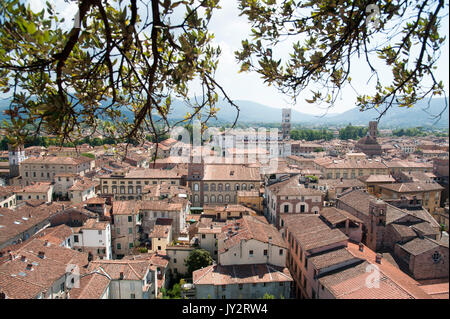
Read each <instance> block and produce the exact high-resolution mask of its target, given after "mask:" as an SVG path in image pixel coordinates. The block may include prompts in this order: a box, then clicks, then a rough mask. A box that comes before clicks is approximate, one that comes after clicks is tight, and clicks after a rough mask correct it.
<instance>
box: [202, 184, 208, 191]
mask: <svg viewBox="0 0 450 319" xmlns="http://www.w3.org/2000/svg"><path fill="white" fill-rule="evenodd" d="M203 190H204V191H205V192H209V185H208V184H206V183H205V184H203Z"/></svg>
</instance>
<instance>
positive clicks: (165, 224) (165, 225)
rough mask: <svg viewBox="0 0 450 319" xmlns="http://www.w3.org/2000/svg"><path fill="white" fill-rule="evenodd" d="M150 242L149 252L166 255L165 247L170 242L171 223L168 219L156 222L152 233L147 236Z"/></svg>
mask: <svg viewBox="0 0 450 319" xmlns="http://www.w3.org/2000/svg"><path fill="white" fill-rule="evenodd" d="M148 238H149V239H150V240H151V245H152V246H151V249H150V250H151V251H154V252H157V253H158V254H166V247H167V246H168V245H170V243H171V241H172V221H171V220H170V219H166V220H164V219H158V220H156V223H155V226H154V227H153V231H152V232H151V233H150V234H149V235H148Z"/></svg>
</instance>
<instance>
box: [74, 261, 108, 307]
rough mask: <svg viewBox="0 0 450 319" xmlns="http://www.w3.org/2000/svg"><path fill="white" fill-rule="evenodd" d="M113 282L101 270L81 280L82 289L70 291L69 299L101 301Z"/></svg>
mask: <svg viewBox="0 0 450 319" xmlns="http://www.w3.org/2000/svg"><path fill="white" fill-rule="evenodd" d="M110 282H111V280H110V279H109V278H108V275H106V274H105V273H104V272H103V270H102V269H101V268H100V269H98V270H97V271H96V272H93V273H89V274H87V275H85V276H82V277H81V278H80V287H79V288H72V289H71V290H70V297H69V299H100V298H101V297H102V296H103V294H104V293H105V291H106V289H107V288H108V287H109V284H110Z"/></svg>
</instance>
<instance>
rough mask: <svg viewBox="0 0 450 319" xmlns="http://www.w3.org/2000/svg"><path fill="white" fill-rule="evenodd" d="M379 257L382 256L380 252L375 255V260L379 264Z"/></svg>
mask: <svg viewBox="0 0 450 319" xmlns="http://www.w3.org/2000/svg"><path fill="white" fill-rule="evenodd" d="M381 258H382V255H381V254H377V256H376V257H375V262H376V263H377V264H381Z"/></svg>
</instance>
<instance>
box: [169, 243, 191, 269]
mask: <svg viewBox="0 0 450 319" xmlns="http://www.w3.org/2000/svg"><path fill="white" fill-rule="evenodd" d="M194 249H196V248H195V247H193V246H190V245H189V244H184V245H182V244H175V245H169V246H166V254H167V256H168V257H169V270H170V271H171V272H172V273H173V274H187V266H186V265H185V264H184V262H185V261H186V259H187V258H188V257H189V254H190V253H191V252H192V251H193V250H194Z"/></svg>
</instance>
